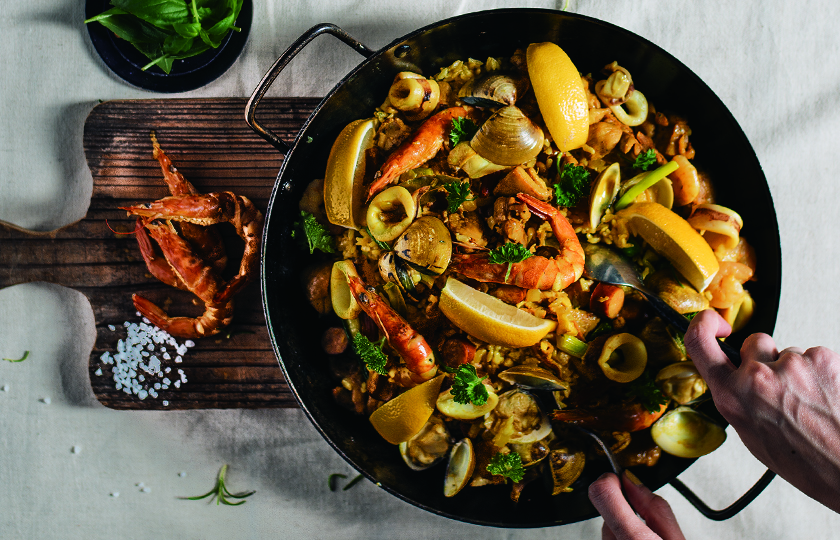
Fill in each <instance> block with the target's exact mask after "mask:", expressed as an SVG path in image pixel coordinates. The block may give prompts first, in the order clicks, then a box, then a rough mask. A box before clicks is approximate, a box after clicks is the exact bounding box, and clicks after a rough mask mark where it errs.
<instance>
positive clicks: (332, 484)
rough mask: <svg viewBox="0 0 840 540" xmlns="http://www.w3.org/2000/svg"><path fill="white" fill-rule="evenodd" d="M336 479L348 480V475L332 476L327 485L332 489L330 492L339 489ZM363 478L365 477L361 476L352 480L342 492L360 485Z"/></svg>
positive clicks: (337, 474) (338, 474)
mask: <svg viewBox="0 0 840 540" xmlns="http://www.w3.org/2000/svg"><path fill="white" fill-rule="evenodd" d="M336 478H347V475H346V474H341V473H335V474H331V475H330V478H329V480H327V484H328V485H329V487H330V491H335V490H337V489H338V486H337V485H336ZM362 478H364V476H362V475H361V474H360V475H358V476H356V477H355V478H354V479H352V480H350V481H349V482H348V483H347V485H346V486H344V488H342V490H341V491H347V490H348V489H350V488H351V487H353V486H355V485H356V484H358V483H359V482H361V480H362Z"/></svg>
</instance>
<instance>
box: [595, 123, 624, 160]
mask: <svg viewBox="0 0 840 540" xmlns="http://www.w3.org/2000/svg"><path fill="white" fill-rule="evenodd" d="M623 133H624V132H623V131H622V129H621V128H620V127H618V126H616V125H615V124H613V123H612V122H598V123H597V124H592V125H590V126H589V137H588V138H587V139H586V144H587V146H590V147H591V148H592V149H593V150H594V151H595V152H594V153H593V154H592V157H591V159H600V158H602V157H604V156H606V155H607V154H609V153H610V152H612V150H613V148H615V147H616V145H618V142H619V141H620V140H621V136H622V135H623Z"/></svg>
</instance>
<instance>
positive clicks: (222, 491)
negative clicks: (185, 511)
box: [178, 464, 256, 506]
mask: <svg viewBox="0 0 840 540" xmlns="http://www.w3.org/2000/svg"><path fill="white" fill-rule="evenodd" d="M227 467H228V466H227V464H225V465H222V468H221V470H220V471H219V476H218V478H217V479H216V485H215V486H214V487H213V489H211V490H210V491H208V492H207V493H205V494H204V495H199V496H198V497H178V498H179V499H183V500H187V501H197V500H199V499H204V498H206V497H211V496H212V497H211V499H210V500H211V501H212V500H213V497H215V499H216V505H218V504H219V503H221V504H226V505H228V506H239V505H240V504H245V502H246V501H239V502H230V501H229V500H227V497H230V498H233V499H244V498H245V497H250V496H251V495H253V494H254V493H256V491H249V492H247V493H244V492H243V493H231V492H230V491H228V488H227V486H225V473H226V472H227Z"/></svg>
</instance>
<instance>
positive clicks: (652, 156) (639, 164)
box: [633, 148, 656, 171]
mask: <svg viewBox="0 0 840 540" xmlns="http://www.w3.org/2000/svg"><path fill="white" fill-rule="evenodd" d="M654 165H656V150H654V149H653V148H651V149H650V150H645V151H644V152H641V153H640V154H639V155H638V156H636V161H634V162H633V168H634V169H638V170H640V171H646V170H648V169H650V168H651V167H653V166H654Z"/></svg>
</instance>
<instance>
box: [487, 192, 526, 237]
mask: <svg viewBox="0 0 840 540" xmlns="http://www.w3.org/2000/svg"><path fill="white" fill-rule="evenodd" d="M529 219H531V211H530V210H528V207H527V206H526V205H525V203H521V202H519V201H518V200H517V199H516V198H515V197H499V198H498V199H496V202H495V203H493V216H492V218H491V221H492V225H493V228H494V229H495V230H496V232H498V233H499V234H501V235H502V236H504V237H505V238H507V239H508V240H510V241H511V242H516V243H519V244H523V245H524V244H525V243H526V241H527V236H526V234H525V223H527V222H528V220H529ZM508 222H511V223H508Z"/></svg>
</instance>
